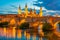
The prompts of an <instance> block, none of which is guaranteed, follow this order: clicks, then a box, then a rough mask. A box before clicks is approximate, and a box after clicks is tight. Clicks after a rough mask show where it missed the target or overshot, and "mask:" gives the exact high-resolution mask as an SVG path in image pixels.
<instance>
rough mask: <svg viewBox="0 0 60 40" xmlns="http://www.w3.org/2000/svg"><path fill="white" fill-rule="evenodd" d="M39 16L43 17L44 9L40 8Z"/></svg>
mask: <svg viewBox="0 0 60 40" xmlns="http://www.w3.org/2000/svg"><path fill="white" fill-rule="evenodd" d="M39 16H40V17H42V16H43V12H42V7H40V13H39Z"/></svg>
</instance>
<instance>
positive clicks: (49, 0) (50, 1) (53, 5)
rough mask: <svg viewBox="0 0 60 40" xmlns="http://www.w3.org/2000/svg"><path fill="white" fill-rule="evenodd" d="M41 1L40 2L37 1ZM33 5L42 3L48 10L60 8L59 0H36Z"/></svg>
mask: <svg viewBox="0 0 60 40" xmlns="http://www.w3.org/2000/svg"><path fill="white" fill-rule="evenodd" d="M41 1H42V2H43V3H42V4H40V3H39V2H41ZM34 5H35V6H38V7H40V5H42V6H43V7H45V8H46V9H48V10H60V0H37V1H36V4H34Z"/></svg>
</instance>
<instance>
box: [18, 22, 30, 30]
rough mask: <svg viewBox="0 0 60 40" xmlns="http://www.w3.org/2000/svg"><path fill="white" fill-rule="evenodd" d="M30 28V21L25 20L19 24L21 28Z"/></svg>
mask: <svg viewBox="0 0 60 40" xmlns="http://www.w3.org/2000/svg"><path fill="white" fill-rule="evenodd" d="M28 28H29V23H28V22H24V23H22V24H21V25H20V26H19V29H22V30H25V29H28Z"/></svg>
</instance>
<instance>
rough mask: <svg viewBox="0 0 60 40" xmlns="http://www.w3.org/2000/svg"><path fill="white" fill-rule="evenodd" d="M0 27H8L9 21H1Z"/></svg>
mask: <svg viewBox="0 0 60 40" xmlns="http://www.w3.org/2000/svg"><path fill="white" fill-rule="evenodd" d="M0 27H8V22H1V23H0Z"/></svg>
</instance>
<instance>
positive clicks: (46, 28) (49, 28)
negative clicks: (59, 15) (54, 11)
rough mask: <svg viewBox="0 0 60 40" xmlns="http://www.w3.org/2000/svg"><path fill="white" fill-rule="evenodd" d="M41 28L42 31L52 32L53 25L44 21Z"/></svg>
mask: <svg viewBox="0 0 60 40" xmlns="http://www.w3.org/2000/svg"><path fill="white" fill-rule="evenodd" d="M42 30H43V32H44V33H49V32H52V31H53V26H52V25H51V24H49V23H47V22H46V23H44V24H43V28H42Z"/></svg>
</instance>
